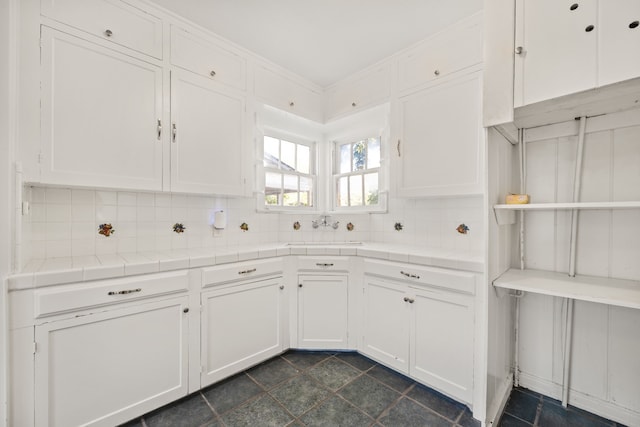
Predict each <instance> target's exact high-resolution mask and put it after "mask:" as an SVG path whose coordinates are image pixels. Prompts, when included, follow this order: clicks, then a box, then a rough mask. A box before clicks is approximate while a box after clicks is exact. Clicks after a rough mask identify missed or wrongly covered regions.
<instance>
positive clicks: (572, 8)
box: [569, 3, 578, 10]
mask: <svg viewBox="0 0 640 427" xmlns="http://www.w3.org/2000/svg"><path fill="white" fill-rule="evenodd" d="M577 8H578V3H574V4H572V5H571V6H569V10H576V9H577Z"/></svg>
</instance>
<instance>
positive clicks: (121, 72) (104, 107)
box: [40, 27, 162, 190]
mask: <svg viewBox="0 0 640 427" xmlns="http://www.w3.org/2000/svg"><path fill="white" fill-rule="evenodd" d="M96 41H98V40H96ZM103 45H104V43H102V45H100V44H97V43H92V42H89V41H85V40H82V39H79V38H77V37H74V36H71V35H69V34H66V33H62V32H59V31H56V30H53V29H51V28H47V27H42V70H41V73H42V74H41V78H42V82H41V97H42V99H41V105H42V107H41V131H42V156H41V159H40V161H41V175H42V176H41V179H42V181H43V182H45V183H48V184H59V185H74V184H75V185H83V186H95V187H115V188H130V189H141V190H161V189H162V141H161V135H160V133H159V130H160V128H159V126H158V124H159V121H160V120H161V118H162V68H160V67H158V66H156V65H152V64H150V63H148V62H145V61H142V60H139V59H136V58H134V57H132V56H129V55H124V54H122V53H119V52H117V51H115V50H111V49H108V48H105V47H104V46H103Z"/></svg>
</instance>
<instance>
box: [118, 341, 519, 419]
mask: <svg viewBox="0 0 640 427" xmlns="http://www.w3.org/2000/svg"><path fill="white" fill-rule="evenodd" d="M506 425H508V424H505V426H506ZM161 426H166V427H192V426H193V427H223V426H227V427H236V426H260V427H262V426H292V427H298V426H327V427H329V426H330V427H338V426H348V427H358V426H375V427H383V426H387V427H391V426H398V427H400V426H401V427H408V426H434V427H439V426H447V427H453V426H455V427H479V426H480V423H479V422H477V421H476V420H474V419H473V418H472V416H471V412H470V411H469V409H468V408H467V407H466V406H464V405H462V404H460V403H457V402H455V401H453V400H451V399H449V398H447V397H446V396H443V395H441V394H440V393H438V392H436V391H434V390H431V389H429V388H427V387H423V386H422V385H420V384H417V383H416V382H415V381H413V380H411V379H409V378H407V377H405V376H402V375H400V374H398V373H396V372H394V371H392V370H390V369H387V368H385V367H383V366H381V365H379V364H377V363H376V362H374V361H372V360H370V359H367V358H366V357H363V356H361V355H359V354H357V353H329V352H297V351H291V352H287V353H285V354H283V355H281V356H277V357H275V358H273V359H271V360H269V361H267V362H265V363H262V364H260V365H258V366H256V367H254V368H252V369H250V370H248V371H245V372H243V373H241V374H238V375H236V376H234V377H231V378H229V379H227V380H224V381H222V382H220V383H217V384H214V385H213V386H210V387H208V388H205V389H203V390H201V391H200V392H197V393H194V394H192V395H190V396H187V397H186V398H184V399H181V400H179V401H177V402H174V403H172V404H170V405H167V406H165V407H163V408H160V409H158V410H156V411H153V412H151V413H148V414H146V415H144V416H143V417H141V418H140V419H136V420H133V421H130V422H129V423H127V424H125V425H124V426H123V427H161Z"/></svg>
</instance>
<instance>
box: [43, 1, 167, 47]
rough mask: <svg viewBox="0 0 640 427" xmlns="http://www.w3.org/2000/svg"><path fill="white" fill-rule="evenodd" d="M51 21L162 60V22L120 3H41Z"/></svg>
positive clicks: (44, 13) (44, 12)
mask: <svg viewBox="0 0 640 427" xmlns="http://www.w3.org/2000/svg"><path fill="white" fill-rule="evenodd" d="M41 13H42V14H43V15H45V16H47V17H49V18H51V19H53V20H56V21H59V22H62V23H64V24H67V25H69V26H71V27H74V28H78V29H79V30H82V31H86V32H88V33H90V34H93V35H96V36H98V37H101V38H103V39H105V40H109V41H111V42H113V43H117V44H119V45H122V46H126V47H128V48H131V49H133V50H136V51H138V52H142V53H145V54H147V55H150V56H153V57H155V58H158V59H162V21H161V20H160V18H157V17H155V16H153V15H150V14H149V13H147V12H144V11H142V10H140V9H137V8H135V7H133V6H130V5H128V4H126V3H124V2H121V1H119V0H41Z"/></svg>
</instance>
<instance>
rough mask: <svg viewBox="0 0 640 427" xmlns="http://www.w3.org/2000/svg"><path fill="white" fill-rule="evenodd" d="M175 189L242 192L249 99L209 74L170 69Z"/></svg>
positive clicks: (225, 192)
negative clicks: (195, 73)
mask: <svg viewBox="0 0 640 427" xmlns="http://www.w3.org/2000/svg"><path fill="white" fill-rule="evenodd" d="M169 131H170V139H171V190H172V191H178V192H192V193H212V194H224V195H243V194H244V190H245V187H244V173H243V170H244V163H243V161H244V160H243V159H244V156H243V154H244V153H245V149H244V144H245V98H244V96H243V95H242V94H239V93H237V92H236V91H233V90H231V89H229V88H226V87H225V86H223V85H220V84H217V83H216V82H212V81H211V80H210V79H209V78H206V77H200V76H197V75H194V74H192V73H187V72H180V71H175V70H174V71H172V73H171V129H170V130H169Z"/></svg>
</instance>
